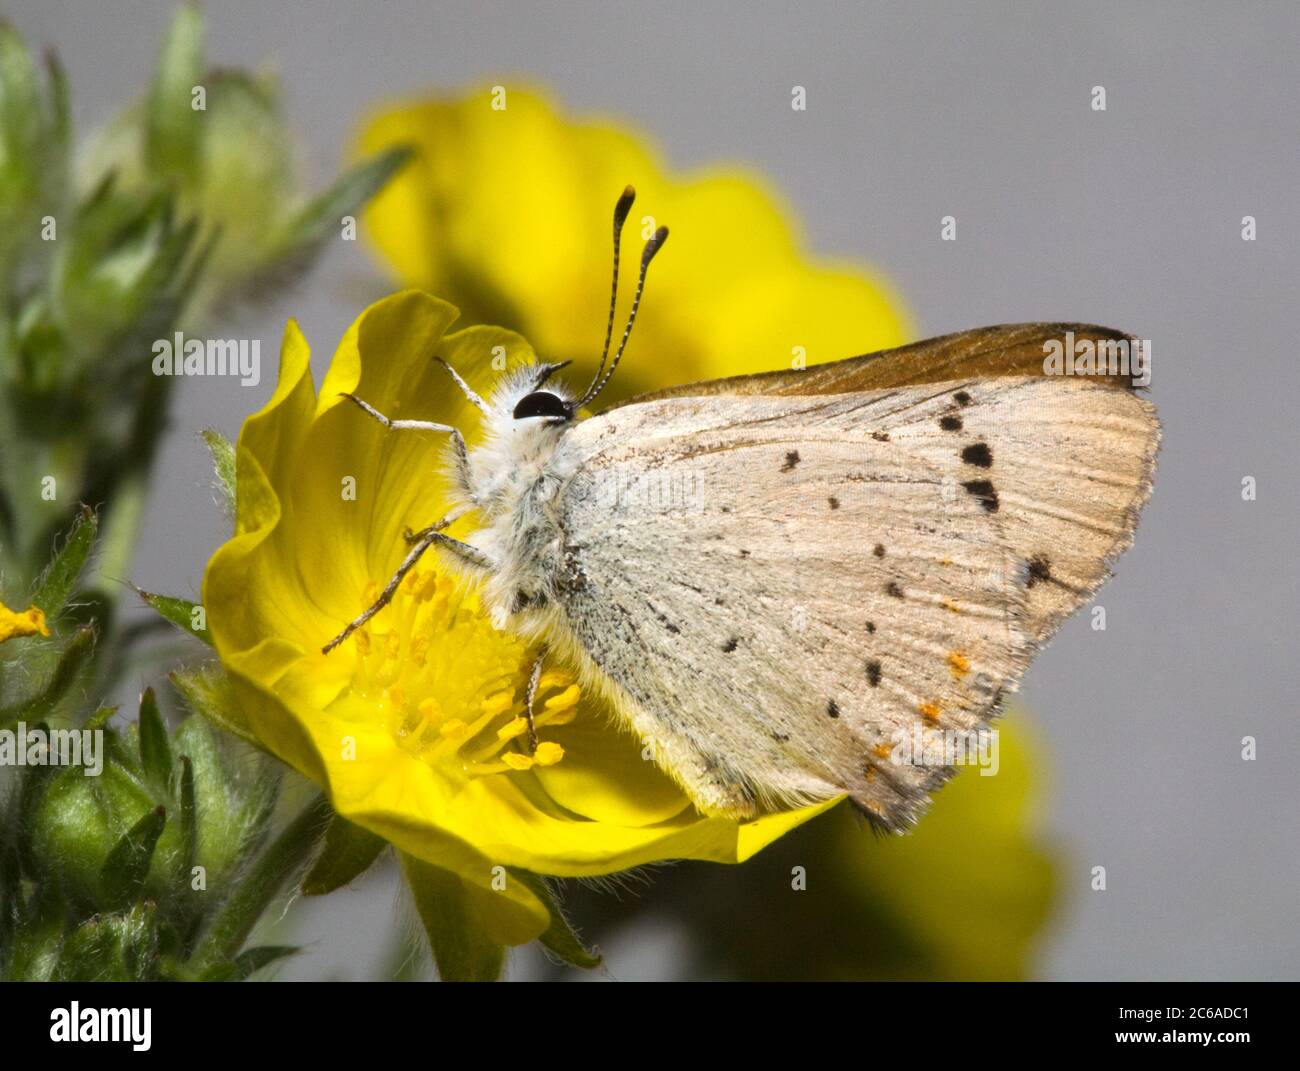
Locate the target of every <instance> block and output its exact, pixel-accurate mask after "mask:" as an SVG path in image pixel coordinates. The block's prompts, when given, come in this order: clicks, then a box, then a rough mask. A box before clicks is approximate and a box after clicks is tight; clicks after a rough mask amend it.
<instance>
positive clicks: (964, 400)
mask: <svg viewBox="0 0 1300 1071" xmlns="http://www.w3.org/2000/svg"><path fill="white" fill-rule="evenodd" d="M952 397H953V401H955V402H956V403H957V404H958V405H970V401H971V398H970V395H969V394H967V393H966V392H965V391H964V390H959V391H958V392H957V393H956V394H954V395H953V396H952Z"/></svg>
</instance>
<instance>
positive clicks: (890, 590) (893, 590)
mask: <svg viewBox="0 0 1300 1071" xmlns="http://www.w3.org/2000/svg"><path fill="white" fill-rule="evenodd" d="M885 594H886V595H890V596H892V597H893V598H895V599H901V598H902V597H903V589H902V588H900V587H899V586H898V584H897V583H896V582H895V581H893V580H891V581H890V582H889V583H888V584H886V585H885Z"/></svg>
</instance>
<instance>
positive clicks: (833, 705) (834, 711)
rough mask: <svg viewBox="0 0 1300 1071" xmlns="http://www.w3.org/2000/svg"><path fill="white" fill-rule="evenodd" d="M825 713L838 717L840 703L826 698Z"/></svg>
mask: <svg viewBox="0 0 1300 1071" xmlns="http://www.w3.org/2000/svg"><path fill="white" fill-rule="evenodd" d="M826 713H827V714H829V715H830V716H831V717H832V718H838V717H839V716H840V705H839V704H838V703H837V702H835V700H834V699H828V700H826Z"/></svg>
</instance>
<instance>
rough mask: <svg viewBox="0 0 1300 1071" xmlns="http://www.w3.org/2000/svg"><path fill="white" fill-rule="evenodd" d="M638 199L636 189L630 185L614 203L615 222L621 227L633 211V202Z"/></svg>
mask: <svg viewBox="0 0 1300 1071" xmlns="http://www.w3.org/2000/svg"><path fill="white" fill-rule="evenodd" d="M635 200H636V190H634V189H633V188H632V187H631V186H628V187H627V188H626V189H625V190H624V191H623V193H622V195H621V196H620V197H619V199H618V202H617V203H616V204H615V205H614V224H615V225H616V226H617V227H619V228H620V229H621V228H622V226H623V221H624V220H625V219H627V214H628V213H629V212H630V211H632V202H633V201H635Z"/></svg>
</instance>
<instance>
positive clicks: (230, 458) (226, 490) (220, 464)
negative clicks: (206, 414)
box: [203, 428, 235, 517]
mask: <svg viewBox="0 0 1300 1071" xmlns="http://www.w3.org/2000/svg"><path fill="white" fill-rule="evenodd" d="M203 441H204V442H205V443H207V445H208V452H209V453H211V455H212V465H213V467H214V468H215V469H216V472H217V487H218V488H220V490H221V493H222V496H223V498H224V501H225V507H226V512H227V513H228V514H230V516H231V517H233V516H234V515H235V445H234V443H232V442H231V441H230V440H229V439H227V438H226V437H225V436H224V435H222V434H221V432H219V431H217V429H216V428H205V429H204V430H203Z"/></svg>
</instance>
